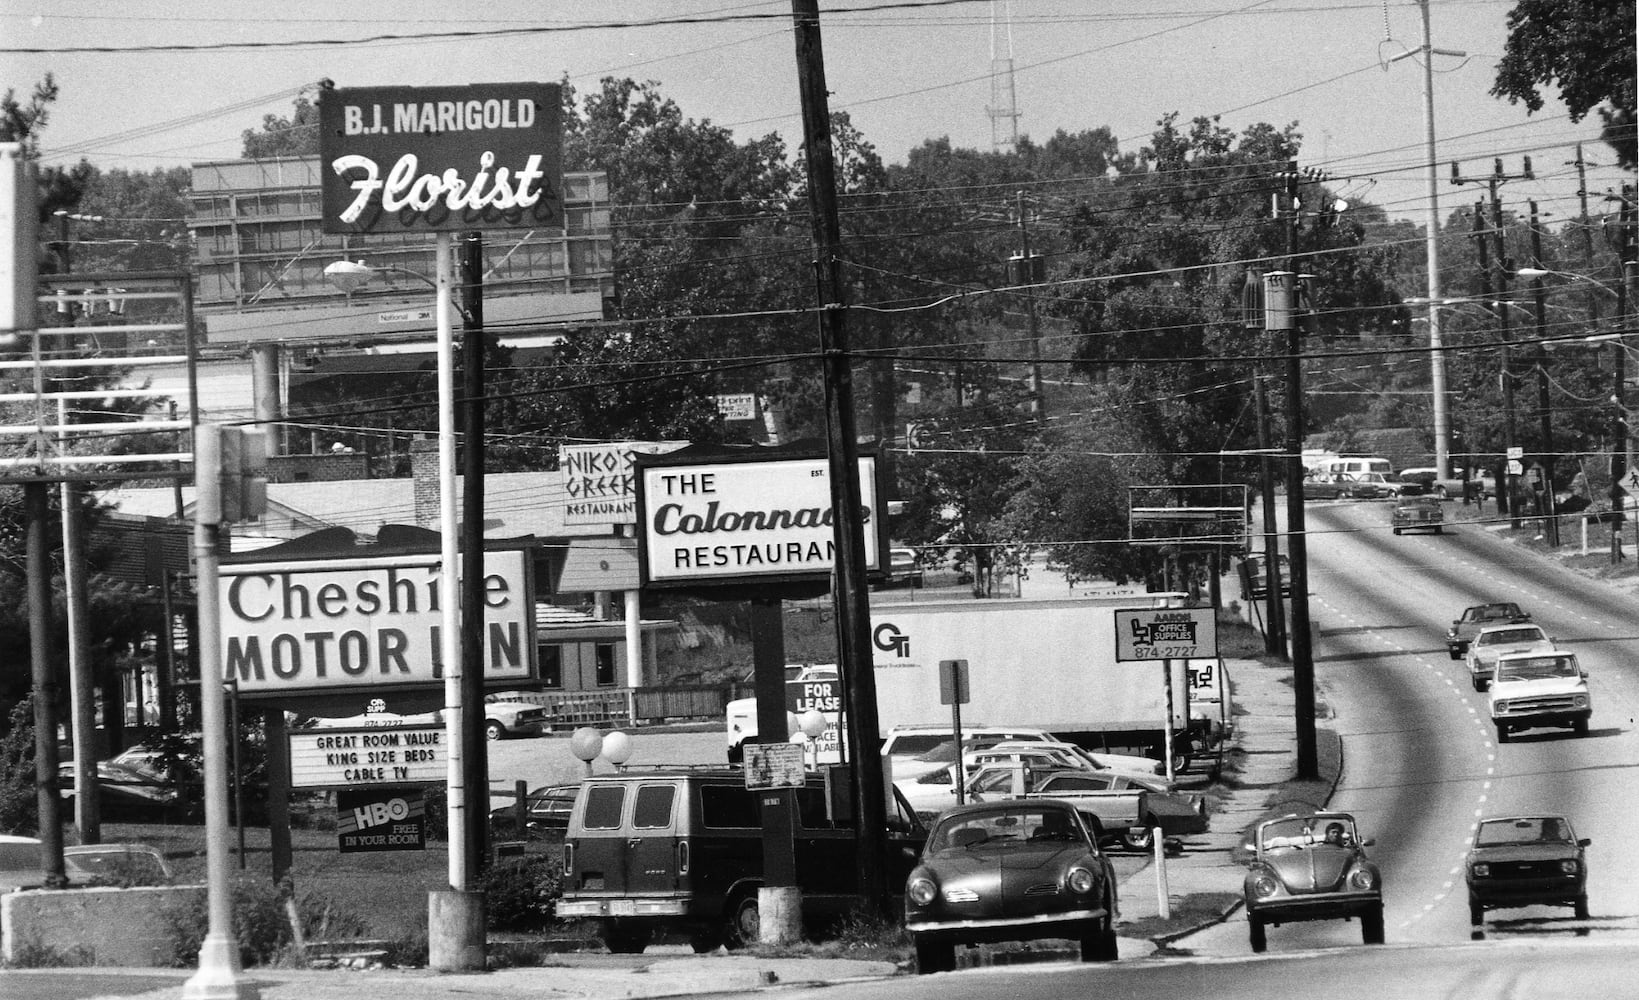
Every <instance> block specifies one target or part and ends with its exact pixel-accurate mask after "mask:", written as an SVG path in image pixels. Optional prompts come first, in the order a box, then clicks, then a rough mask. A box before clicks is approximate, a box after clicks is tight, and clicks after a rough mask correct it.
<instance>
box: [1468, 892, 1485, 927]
mask: <svg viewBox="0 0 1639 1000" xmlns="http://www.w3.org/2000/svg"><path fill="white" fill-rule="evenodd" d="M1468 922H1469V923H1470V924H1472V925H1474V926H1475V927H1479V926H1481V925H1483V924H1484V923H1485V907H1484V906H1481V905H1480V901H1479V900H1477V899H1475V898H1474V897H1472V896H1470V897H1469V898H1468Z"/></svg>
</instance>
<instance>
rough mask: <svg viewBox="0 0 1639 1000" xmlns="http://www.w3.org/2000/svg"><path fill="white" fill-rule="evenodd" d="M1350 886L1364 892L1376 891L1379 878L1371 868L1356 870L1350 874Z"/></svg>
mask: <svg viewBox="0 0 1639 1000" xmlns="http://www.w3.org/2000/svg"><path fill="white" fill-rule="evenodd" d="M1349 885H1350V886H1351V887H1353V888H1355V889H1360V890H1363V891H1364V890H1369V889H1375V888H1377V876H1376V875H1375V874H1374V873H1373V872H1372V870H1371V869H1370V868H1356V869H1355V870H1354V871H1352V872H1350V873H1349Z"/></svg>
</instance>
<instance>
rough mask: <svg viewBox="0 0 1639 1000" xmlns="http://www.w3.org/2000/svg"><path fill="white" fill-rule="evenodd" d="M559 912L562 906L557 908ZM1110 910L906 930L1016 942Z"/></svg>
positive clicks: (933, 937) (913, 925) (916, 924)
mask: <svg viewBox="0 0 1639 1000" xmlns="http://www.w3.org/2000/svg"><path fill="white" fill-rule="evenodd" d="M559 912H562V909H561V908H560V909H559ZM1107 915H1109V911H1108V910H1106V909H1105V908H1103V907H1102V906H1100V907H1095V908H1089V909H1083V910H1059V911H1057V912H1054V913H1036V914H1030V915H1028V916H1018V917H975V918H972V919H961V918H947V919H942V920H933V919H916V918H912V917H907V918H906V920H905V929H906V930H907V931H909V932H910V933H911V934H913V935H915V936H916V937H917V938H918V939H920V940H926V941H950V942H953V943H964V942H966V943H978V942H981V941H1018V940H1022V939H1026V938H1038V937H1080V936H1081V934H1082V930H1081V928H1082V926H1083V925H1085V924H1086V923H1087V922H1088V921H1091V920H1101V919H1103V918H1104V917H1105V916H1107Z"/></svg>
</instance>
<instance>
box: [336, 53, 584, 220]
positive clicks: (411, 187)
mask: <svg viewBox="0 0 1639 1000" xmlns="http://www.w3.org/2000/svg"><path fill="white" fill-rule="evenodd" d="M562 110H563V108H562V104H561V98H560V95H559V88H558V86H557V84H551V83H476V84H472V85H471V86H466V87H355V88H349V89H342V90H326V91H324V92H322V93H321V94H320V95H319V161H320V163H321V164H322V175H323V179H322V181H321V182H320V188H319V190H320V208H321V210H322V212H323V216H324V221H323V227H324V231H325V232H327V233H394V232H407V231H412V230H414V231H426V232H433V231H440V230H442V231H453V230H468V229H561V228H563V224H564V220H563V164H562V159H563V157H562V145H563V128H562V125H561V123H560V118H561V115H562Z"/></svg>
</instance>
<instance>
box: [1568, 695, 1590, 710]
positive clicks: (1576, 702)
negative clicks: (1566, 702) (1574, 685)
mask: <svg viewBox="0 0 1639 1000" xmlns="http://www.w3.org/2000/svg"><path fill="white" fill-rule="evenodd" d="M1571 706H1572V707H1573V708H1587V707H1588V696H1587V695H1585V694H1579V695H1577V696H1576V697H1575V698H1572V699H1571Z"/></svg>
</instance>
